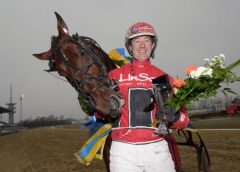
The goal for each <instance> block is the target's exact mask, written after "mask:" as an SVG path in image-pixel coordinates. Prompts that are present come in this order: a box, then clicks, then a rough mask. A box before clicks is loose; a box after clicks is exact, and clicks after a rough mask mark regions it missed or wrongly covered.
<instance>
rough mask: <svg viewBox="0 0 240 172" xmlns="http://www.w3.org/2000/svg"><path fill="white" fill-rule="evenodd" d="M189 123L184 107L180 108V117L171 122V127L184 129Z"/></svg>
mask: <svg viewBox="0 0 240 172" xmlns="http://www.w3.org/2000/svg"><path fill="white" fill-rule="evenodd" d="M188 123H189V116H188V113H187V111H186V109H185V108H181V109H180V117H179V119H178V121H177V122H175V123H172V125H171V128H173V129H179V130H180V129H184V128H186V127H187V125H188Z"/></svg>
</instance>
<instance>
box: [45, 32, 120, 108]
mask: <svg viewBox="0 0 240 172" xmlns="http://www.w3.org/2000/svg"><path fill="white" fill-rule="evenodd" d="M80 38H83V39H84V40H87V41H88V42H89V43H90V45H95V46H97V47H99V48H100V50H101V47H100V46H99V44H98V43H97V42H96V41H95V40H93V39H91V38H89V37H84V36H79V35H78V34H77V33H76V34H73V35H72V37H70V38H69V39H67V40H65V41H64V42H62V43H61V44H57V42H56V40H57V37H56V36H52V38H51V46H52V48H53V54H52V56H51V57H50V59H49V67H50V70H48V72H49V71H50V72H52V71H57V69H56V64H55V62H54V59H55V57H56V55H58V56H59V57H60V59H61V60H62V61H63V63H64V64H65V65H66V67H67V70H68V72H69V74H70V76H71V79H69V78H67V80H68V82H69V83H70V84H71V85H72V86H73V87H74V88H75V90H76V91H77V92H78V93H81V94H83V95H84V96H85V98H86V100H87V101H91V103H93V99H92V97H91V96H90V94H91V93H92V92H94V91H96V90H97V89H100V88H102V87H103V86H106V87H109V88H110V89H107V90H106V89H105V91H108V92H112V93H114V94H116V95H117V96H119V97H121V95H120V94H119V93H118V92H117V91H118V85H117V82H116V81H115V80H112V79H110V78H109V76H108V73H107V70H106V66H105V65H104V64H103V63H102V62H101V61H100V60H99V58H98V57H97V56H96V54H95V52H94V50H93V48H92V47H91V46H90V45H86V44H84V43H83V42H82V41H81V39H80ZM70 41H72V42H73V43H74V44H77V45H79V46H81V47H82V48H83V49H84V50H85V51H86V52H87V53H88V54H89V55H90V56H91V57H92V60H90V61H89V62H88V63H86V64H85V65H84V66H83V67H81V68H80V67H77V66H75V65H73V64H72V63H69V62H68V60H67V57H66V56H65V54H63V53H62V52H61V48H63V47H64V46H65V45H66V44H67V43H68V42H70ZM82 53H84V52H82ZM101 53H102V52H101ZM80 55H81V56H84V54H80ZM103 56H104V55H103ZM106 61H107V62H108V63H109V64H108V65H109V66H110V62H109V59H107V58H106ZM94 63H96V64H97V65H98V66H99V68H100V70H101V74H99V75H92V74H91V73H89V70H90V68H91V66H92V65H93V64H94ZM70 68H74V69H76V70H77V71H76V73H72V71H71V69H70ZM79 73H83V76H82V79H81V80H80V81H78V80H77V79H76V76H77V75H78V74H79ZM93 79H94V80H98V81H99V82H100V83H101V84H98V83H96V82H93V81H92V80H93ZM86 83H90V84H93V85H95V87H94V88H93V89H92V90H90V91H86V89H85V87H84V85H85V84H86ZM102 89H104V88H102ZM94 104H95V103H94Z"/></svg>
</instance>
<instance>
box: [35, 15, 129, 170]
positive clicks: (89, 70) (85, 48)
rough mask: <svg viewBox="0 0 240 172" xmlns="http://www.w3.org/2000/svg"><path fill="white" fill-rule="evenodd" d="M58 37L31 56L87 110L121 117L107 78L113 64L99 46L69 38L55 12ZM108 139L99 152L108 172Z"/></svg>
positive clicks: (111, 82) (115, 93)
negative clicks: (46, 63)
mask: <svg viewBox="0 0 240 172" xmlns="http://www.w3.org/2000/svg"><path fill="white" fill-rule="evenodd" d="M55 15H56V18H57V29H58V36H52V38H51V48H50V49H49V50H48V51H46V52H43V53H40V54H33V56H35V57H36V58H38V59H40V60H48V61H49V67H50V69H49V70H47V71H48V72H52V71H57V72H58V74H59V75H60V76H63V77H65V78H66V79H67V81H68V82H69V83H70V84H71V85H72V86H73V87H74V88H75V89H76V91H77V92H78V93H80V94H82V95H84V96H85V100H86V101H87V102H88V105H89V107H90V108H91V109H93V110H95V111H98V112H100V113H102V114H108V115H110V116H111V118H115V117H116V116H118V115H119V114H120V113H121V110H122V105H123V103H124V101H123V99H122V97H121V95H120V94H119V93H118V85H117V82H116V81H115V80H112V79H110V78H109V76H108V72H109V71H111V70H113V69H115V68H116V65H115V63H114V62H113V61H112V60H111V59H110V58H109V56H108V55H107V53H106V52H105V51H103V50H102V49H101V47H100V46H99V44H98V43H97V42H96V41H95V40H93V39H92V38H89V37H85V36H79V35H78V34H77V33H76V34H73V35H72V36H70V35H69V31H68V27H67V25H66V23H65V22H64V20H63V19H62V17H61V16H60V15H59V14H58V13H57V12H55ZM110 146H111V136H110V134H109V135H108V137H107V139H106V143H105V146H104V151H103V158H104V161H105V164H106V167H107V171H110V170H109V162H110V161H109V156H110Z"/></svg>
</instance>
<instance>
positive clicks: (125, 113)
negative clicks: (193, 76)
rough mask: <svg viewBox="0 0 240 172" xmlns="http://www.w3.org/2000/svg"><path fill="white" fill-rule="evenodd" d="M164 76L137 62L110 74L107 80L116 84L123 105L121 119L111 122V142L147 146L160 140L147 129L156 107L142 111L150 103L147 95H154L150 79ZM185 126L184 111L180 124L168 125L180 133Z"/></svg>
mask: <svg viewBox="0 0 240 172" xmlns="http://www.w3.org/2000/svg"><path fill="white" fill-rule="evenodd" d="M163 74H165V72H163V71H162V70H160V69H158V68H157V67H155V66H154V65H151V61H150V60H147V61H144V62H140V61H137V60H135V59H133V63H129V64H126V65H124V66H122V67H121V68H118V69H114V70H112V71H110V72H109V76H110V78H112V79H116V80H118V82H119V83H118V84H119V88H120V91H119V92H120V93H121V95H122V97H123V99H124V102H125V104H124V105H123V107H122V113H121V114H120V116H119V117H118V118H115V119H113V121H112V132H111V137H112V139H113V140H115V141H121V142H126V143H131V144H146V143H151V142H156V141H158V140H162V139H163V136H162V135H160V134H156V133H155V132H154V131H155V129H156V127H157V126H153V127H150V126H149V124H151V123H152V122H153V121H155V120H156V105H155V107H154V109H153V110H152V111H150V112H145V111H144V109H145V108H146V107H147V106H148V105H150V104H151V102H152V101H153V100H152V96H150V94H149V91H150V92H152V93H153V88H152V79H154V78H156V77H159V76H161V75H163ZM169 80H170V83H173V81H174V79H173V78H172V77H171V76H169ZM97 117H99V115H98V116H97ZM188 123H189V118H188V114H187V112H186V110H184V109H181V110H180V117H179V120H178V121H177V122H175V123H172V124H170V125H171V128H174V129H183V128H185V127H186V126H187V125H188Z"/></svg>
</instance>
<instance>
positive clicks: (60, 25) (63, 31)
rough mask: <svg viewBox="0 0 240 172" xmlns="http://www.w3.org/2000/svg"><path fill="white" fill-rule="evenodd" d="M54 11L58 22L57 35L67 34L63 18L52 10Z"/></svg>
mask: <svg viewBox="0 0 240 172" xmlns="http://www.w3.org/2000/svg"><path fill="white" fill-rule="evenodd" d="M54 13H55V15H56V18H57V22H58V23H57V28H58V33H59V35H62V34H69V32H68V27H67V25H66V23H65V22H64V20H63V19H62V17H61V16H60V15H59V14H58V13H57V12H54Z"/></svg>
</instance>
